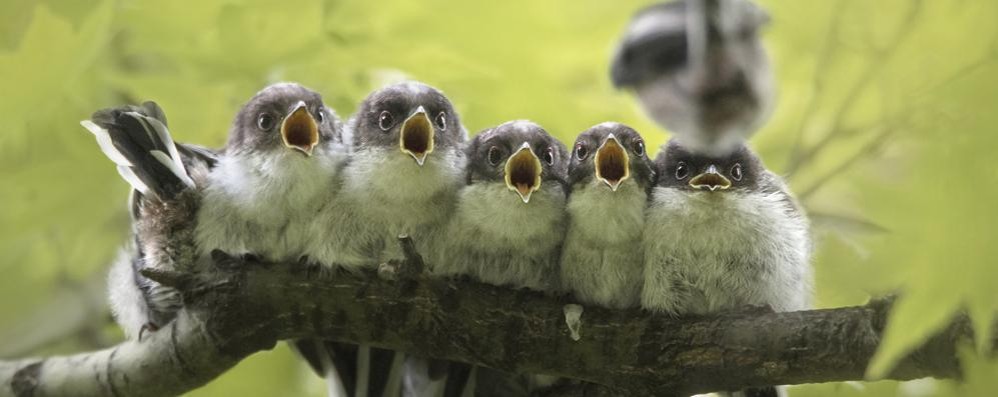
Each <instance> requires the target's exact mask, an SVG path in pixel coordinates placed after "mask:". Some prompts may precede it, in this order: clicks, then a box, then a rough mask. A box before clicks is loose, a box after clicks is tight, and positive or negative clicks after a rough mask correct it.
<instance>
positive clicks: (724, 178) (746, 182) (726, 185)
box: [655, 139, 765, 194]
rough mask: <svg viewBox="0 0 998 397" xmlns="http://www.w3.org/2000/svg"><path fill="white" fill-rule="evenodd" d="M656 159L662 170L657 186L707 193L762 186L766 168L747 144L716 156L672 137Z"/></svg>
mask: <svg viewBox="0 0 998 397" xmlns="http://www.w3.org/2000/svg"><path fill="white" fill-rule="evenodd" d="M655 162H656V166H657V168H658V170H659V173H660V175H659V178H658V184H657V186H662V187H668V188H674V189H680V190H685V191H689V192H704V193H706V194H723V193H725V192H732V191H753V190H758V189H759V187H760V183H759V182H760V178H761V177H762V175H763V172H764V171H765V168H764V166H763V164H762V161H761V160H760V159H759V157H758V156H757V155H756V154H755V153H753V152H752V150H750V149H749V148H748V146H745V145H744V144H742V145H741V146H739V147H738V148H737V149H736V150H734V151H732V152H730V153H728V154H726V155H723V156H713V155H705V154H700V153H697V152H695V151H691V150H689V149H688V148H686V147H684V146H683V145H682V144H681V143H680V142H679V141H678V140H676V139H672V140H671V141H669V143H668V144H666V147H665V150H664V151H663V153H662V154H660V155H659V157H658V158H657V159H656V160H655Z"/></svg>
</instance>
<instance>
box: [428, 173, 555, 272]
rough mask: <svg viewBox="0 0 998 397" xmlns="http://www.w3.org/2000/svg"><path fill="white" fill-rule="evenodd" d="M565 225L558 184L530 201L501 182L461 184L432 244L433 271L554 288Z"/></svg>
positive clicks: (544, 189)
mask: <svg viewBox="0 0 998 397" xmlns="http://www.w3.org/2000/svg"><path fill="white" fill-rule="evenodd" d="M565 223H566V222H565V194H564V191H563V189H561V187H560V186H549V187H547V188H542V189H541V190H539V191H537V192H534V194H533V195H532V196H531V197H530V202H529V203H524V202H523V201H522V200H521V199H520V197H519V196H517V194H516V193H514V192H513V191H510V190H509V189H508V188H507V187H506V185H505V184H503V183H501V182H500V183H476V184H474V185H471V186H466V187H464V188H463V189H461V192H460V195H459V199H458V206H457V209H456V213H455V214H454V217H453V218H452V219H451V220H450V222H449V224H448V226H447V228H446V234H445V235H442V236H441V237H440V238H438V239H437V241H436V242H435V244H434V246H433V249H432V252H433V255H432V258H433V263H432V265H433V266H434V271H435V272H437V273H440V274H467V275H471V276H472V277H475V278H477V279H478V280H480V281H483V282H486V283H491V284H496V285H506V284H509V285H514V286H518V287H527V288H532V289H537V290H548V289H551V288H555V287H556V286H555V279H556V276H557V275H556V267H557V261H558V257H557V254H558V250H559V248H560V246H561V242H562V240H563V238H564V231H565Z"/></svg>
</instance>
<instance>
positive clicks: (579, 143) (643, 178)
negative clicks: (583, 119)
mask: <svg viewBox="0 0 998 397" xmlns="http://www.w3.org/2000/svg"><path fill="white" fill-rule="evenodd" d="M568 181H569V183H570V184H571V185H572V186H577V185H579V184H590V183H597V184H599V185H601V187H605V188H607V189H609V190H611V191H617V189H618V188H619V187H620V186H621V185H622V184H624V183H634V184H637V185H638V186H639V187H640V188H641V189H642V190H648V189H650V188H651V186H652V184H653V183H654V181H655V171H654V167H653V163H652V161H651V159H649V158H648V153H647V152H646V151H645V142H644V139H642V138H641V135H640V134H638V132H637V131H635V130H634V129H633V128H631V127H628V126H626V125H623V124H620V123H613V122H607V123H602V124H597V125H595V126H593V127H591V128H589V129H587V130H585V131H583V132H582V133H581V134H579V136H578V137H577V138H576V139H575V145H574V146H573V149H572V154H571V162H570V164H569V166H568Z"/></svg>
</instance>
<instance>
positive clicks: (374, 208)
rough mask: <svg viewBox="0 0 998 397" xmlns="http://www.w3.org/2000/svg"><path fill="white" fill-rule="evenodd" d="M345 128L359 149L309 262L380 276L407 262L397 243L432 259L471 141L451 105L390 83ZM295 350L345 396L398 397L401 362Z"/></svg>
mask: <svg viewBox="0 0 998 397" xmlns="http://www.w3.org/2000/svg"><path fill="white" fill-rule="evenodd" d="M348 128H349V129H350V130H351V132H352V134H353V142H354V145H353V154H352V156H351V159H350V162H349V163H348V164H347V165H346V166H345V167H344V170H343V182H342V188H341V190H340V192H339V194H338V195H337V196H336V197H335V198H333V199H332V200H329V201H328V202H327V203H326V205H324V206H323V208H322V209H321V210H320V212H319V213H318V214H317V216H316V217H315V220H314V221H313V222H312V228H313V234H315V235H321V236H324V238H323V239H321V240H316V241H314V243H313V244H310V245H309V246H308V247H307V249H306V252H305V254H306V255H307V256H308V257H309V259H310V260H312V261H315V262H318V263H322V264H326V265H337V266H340V267H342V268H344V269H348V270H358V269H363V268H375V267H376V266H377V265H378V264H380V263H383V262H386V261H388V260H391V259H402V258H403V257H404V256H403V255H402V251H401V249H400V248H399V244H398V236H399V235H401V234H405V235H408V236H410V237H412V239H413V241H414V242H415V243H416V246H417V248H418V249H419V251H420V252H422V253H424V254H425V253H427V252H428V246H429V244H430V243H431V241H432V240H433V239H435V238H436V236H437V235H438V234H439V233H440V232H441V230H442V227H443V225H444V224H445V221H446V220H447V219H448V217H449V216H451V214H452V213H453V209H454V204H455V202H456V199H457V191H458V188H459V187H460V185H461V182H462V180H463V170H464V164H465V158H464V152H463V151H462V147H463V145H464V143H465V142H466V141H467V135H468V134H467V131H466V130H465V129H464V127H463V126H462V125H461V120H460V118H459V117H458V114H457V112H456V110H455V109H454V106H453V105H452V104H451V102H450V100H449V99H448V98H447V97H446V96H445V95H444V94H443V93H442V92H441V91H440V90H438V89H436V88H433V87H430V86H428V85H426V84H423V83H419V82H404V83H399V84H393V85H389V86H387V87H384V88H382V89H379V90H377V91H375V92H373V93H371V94H370V95H369V96H368V97H367V98H366V99H364V101H363V102H362V103H361V104H360V107H359V108H358V110H357V112H356V114H355V115H354V116H353V117H352V118H351V119H350V121H349V122H348ZM296 346H297V347H298V349H299V350H300V351H302V352H303V354H304V355H305V356H306V357H312V358H313V359H310V360H309V361H310V364H312V366H313V368H314V369H316V370H317V371H318V372H319V373H320V374H330V373H332V374H338V375H336V376H330V380H332V381H335V382H339V383H340V384H341V385H342V389H343V392H344V393H345V394H346V395H351V396H360V395H365V396H366V395H372V396H393V397H394V396H397V395H398V393H399V392H400V390H401V387H402V363H403V360H404V357H403V355H402V354H395V353H394V352H392V351H388V350H383V349H378V348H373V347H369V346H360V347H357V346H353V345H349V344H342V343H331V342H316V341H301V342H300V343H298V344H297V345H296ZM318 358H321V359H322V360H319V359H318ZM365 363H367V365H365ZM331 370H332V371H331Z"/></svg>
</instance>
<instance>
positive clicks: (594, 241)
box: [561, 123, 655, 308]
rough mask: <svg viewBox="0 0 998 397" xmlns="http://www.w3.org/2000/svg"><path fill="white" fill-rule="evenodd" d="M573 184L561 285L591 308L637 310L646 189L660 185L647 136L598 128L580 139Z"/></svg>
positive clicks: (573, 159)
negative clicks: (646, 144) (656, 179)
mask: <svg viewBox="0 0 998 397" xmlns="http://www.w3.org/2000/svg"><path fill="white" fill-rule="evenodd" d="M568 181H569V184H570V185H571V187H572V194H571V195H570V196H569V198H568V206H567V208H568V216H569V223H568V232H567V233H566V237H565V246H564V249H563V250H562V254H561V282H562V287H563V288H564V289H565V290H567V291H571V292H572V293H574V295H575V297H576V298H578V299H579V300H581V301H582V302H584V303H587V304H593V305H599V306H605V307H610V308H629V307H637V306H638V305H639V304H640V300H641V286H642V284H643V283H642V277H643V273H644V254H643V250H642V239H641V235H642V232H643V231H644V218H645V217H644V214H645V207H646V205H647V203H648V192H649V191H650V189H651V187H652V185H653V184H654V181H655V171H654V167H653V163H652V160H651V159H650V158H648V154H647V153H646V152H645V143H644V140H643V139H641V135H639V134H638V132H637V131H635V130H633V129H631V128H630V127H628V126H626V125H623V124H620V123H603V124H598V125H596V126H594V127H592V128H590V129H588V130H586V131H584V132H583V133H582V134H580V135H579V137H578V138H576V140H575V146H574V149H573V154H572V156H571V164H569V168H568Z"/></svg>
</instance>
